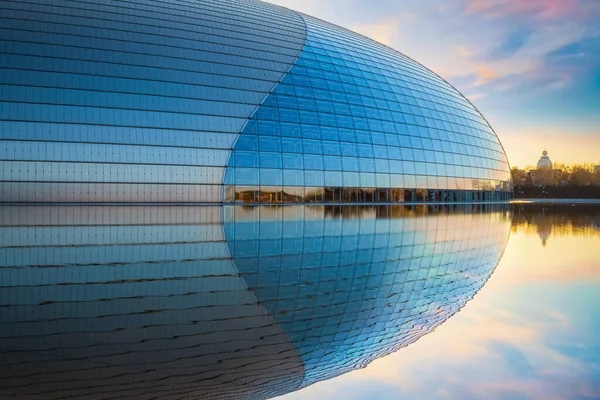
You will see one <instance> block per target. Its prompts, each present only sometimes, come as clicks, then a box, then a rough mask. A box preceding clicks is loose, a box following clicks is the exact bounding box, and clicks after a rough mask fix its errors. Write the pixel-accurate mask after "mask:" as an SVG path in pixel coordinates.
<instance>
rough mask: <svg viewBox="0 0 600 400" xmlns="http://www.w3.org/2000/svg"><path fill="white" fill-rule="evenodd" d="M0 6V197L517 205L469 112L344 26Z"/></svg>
mask: <svg viewBox="0 0 600 400" xmlns="http://www.w3.org/2000/svg"><path fill="white" fill-rule="evenodd" d="M0 11H1V13H0V27H1V28H0V53H1V54H2V55H3V60H2V62H3V64H2V66H3V68H2V70H1V71H0V143H1V144H2V145H1V146H0V163H1V165H0V166H1V167H2V170H3V171H7V172H6V173H5V174H3V175H2V176H0V202H152V203H154V202H158V203H161V202H162V203H170V202H198V203H205V202H211V203H212V202H214V203H221V202H250V203H256V202H259V203H260V202H263V203H289V202H294V203H295V202H307V203H314V202H357V201H359V202H468V201H504V200H507V199H508V198H510V197H511V183H510V173H509V167H508V163H507V159H506V156H505V154H504V151H503V149H502V147H501V145H500V142H499V140H498V138H497V137H496V135H495V134H494V132H493V131H492V129H491V128H490V127H489V125H488V124H487V122H486V121H485V120H484V119H483V117H482V116H481V115H480V113H479V112H478V111H477V110H476V109H475V108H474V107H473V106H472V105H471V104H470V103H469V102H468V101H467V100H466V99H465V98H464V97H463V96H462V95H460V93H458V92H457V91H456V90H455V89H454V88H453V87H451V86H450V85H449V84H447V83H446V82H444V81H443V80H442V79H441V78H440V77H438V76H437V75H435V74H434V73H432V72H431V71H429V70H427V69H426V68H425V67H423V66H421V65H420V64H418V63H417V62H415V61H413V60H411V59H409V58H408V57H406V56H404V55H402V54H400V53H398V52H396V51H394V50H392V49H390V48H388V47H386V46H383V45H381V44H379V43H376V42H374V41H372V40H369V39H367V38H365V37H362V36H360V35H358V34H355V33H353V32H350V31H347V30H345V29H343V28H340V27H337V26H334V25H331V24H328V23H326V22H323V21H320V20H317V19H314V18H312V17H310V16H307V15H303V14H299V13H297V12H295V11H292V10H289V9H286V8H282V7H278V6H274V5H271V4H268V3H263V2H255V1H247V0H227V1H216V0H209V1H185V2H181V1H170V0H169V1H159V2H154V1H146V0H130V1H123V2H120V3H119V4H114V3H113V2H111V1H109V0H100V1H97V2H87V1H79V0H69V1H59V0H36V1H35V2H29V1H18V0H16V1H10V2H3V3H1V4H0ZM251 153H254V154H251ZM157 166H158V167H160V168H159V170H157V168H156V167H157ZM250 169H254V170H255V171H250ZM299 187H304V189H303V190H302V193H300V192H299V191H298V188H299Z"/></svg>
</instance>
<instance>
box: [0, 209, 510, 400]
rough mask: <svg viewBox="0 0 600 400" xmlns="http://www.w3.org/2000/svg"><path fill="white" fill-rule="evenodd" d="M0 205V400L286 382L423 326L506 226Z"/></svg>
mask: <svg viewBox="0 0 600 400" xmlns="http://www.w3.org/2000/svg"><path fill="white" fill-rule="evenodd" d="M0 212H1V217H2V218H1V220H2V226H1V227H0V230H1V232H0V247H1V248H0V265H2V268H0V274H1V275H2V276H1V279H0V282H1V283H0V286H1V288H0V291H1V293H2V296H1V300H0V321H1V322H0V324H1V329H0V354H1V355H0V357H1V360H2V363H1V364H0V394H4V395H8V396H13V397H15V396H19V398H49V399H66V398H78V399H80V398H83V399H85V398H94V399H119V398H136V399H154V398H156V399H158V398H160V399H211V398H215V399H216V398H269V397H273V396H277V395H282V394H285V393H289V392H293V391H295V390H298V389H301V388H303V387H306V386H309V385H311V384H313V383H315V382H319V381H322V380H326V379H329V378H332V377H335V376H338V375H341V374H344V373H346V372H350V371H353V370H356V369H360V368H362V367H365V366H367V365H368V364H369V363H370V362H371V361H373V360H374V359H376V358H379V357H381V356H384V355H386V354H390V353H393V352H395V351H396V350H398V349H400V348H401V347H404V346H407V345H408V344H411V343H413V342H415V341H416V340H417V339H419V338H420V337H422V336H424V335H426V334H427V333H429V332H431V331H432V330H434V329H435V328H436V327H438V326H439V325H440V324H442V323H443V322H444V321H446V320H447V319H448V318H449V317H451V316H452V315H453V314H455V313H456V312H457V311H459V310H460V309H461V308H462V307H463V306H464V305H465V303H466V302H467V301H469V300H470V299H471V298H472V297H473V296H474V295H475V294H476V293H477V292H478V291H479V290H480V288H481V287H482V286H483V285H484V283H485V282H486V281H487V279H488V278H489V277H490V275H491V274H492V272H493V271H494V269H495V267H496V265H497V264H498V261H499V259H500V257H501V255H502V252H503V250H504V248H505V245H506V242H507V239H508V234H509V231H510V214H509V213H508V211H507V206H491V205H486V206H451V207H449V206H443V207H431V206H430V207H426V206H418V207H407V206H376V207H360V206H327V207H321V206H314V207H313V206H285V207H160V206H156V207H154V206H153V207H142V206H139V207H117V206H114V207H89V206H85V207H84V206H81V207H75V206H72V207H66V206H48V207H44V206H35V207H34V206H31V207H11V206H6V207H2V208H1V209H0ZM498 346H499V347H498V348H501V345H498ZM335 381H336V380H333V381H332V382H335Z"/></svg>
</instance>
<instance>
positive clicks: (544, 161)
mask: <svg viewBox="0 0 600 400" xmlns="http://www.w3.org/2000/svg"><path fill="white" fill-rule="evenodd" d="M537 169H552V161H550V157H548V152H547V151H546V150H544V151H543V152H542V156H541V157H540V160H539V161H538V162H537Z"/></svg>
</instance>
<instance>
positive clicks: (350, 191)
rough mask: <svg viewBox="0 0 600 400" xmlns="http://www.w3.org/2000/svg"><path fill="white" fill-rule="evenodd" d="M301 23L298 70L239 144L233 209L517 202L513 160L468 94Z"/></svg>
mask: <svg viewBox="0 0 600 400" xmlns="http://www.w3.org/2000/svg"><path fill="white" fill-rule="evenodd" d="M303 18H304V19H305V20H306V22H307V42H306V45H305V47H304V49H303V51H302V53H301V54H300V57H299V59H298V60H297V61H296V63H295V64H294V66H293V67H292V69H291V70H290V72H289V73H288V74H286V76H285V77H284V78H283V80H282V82H281V83H280V84H279V85H278V86H277V87H276V88H275V90H274V92H273V93H272V94H270V95H269V96H268V97H267V98H266V99H265V101H264V102H263V103H262V104H261V106H260V108H259V109H258V110H257V112H256V113H255V115H254V116H253V118H252V120H251V121H250V122H249V124H248V125H247V126H246V127H245V129H244V131H243V133H242V135H241V136H240V137H239V138H238V141H237V143H236V144H235V147H234V151H233V153H232V156H231V159H230V162H229V168H228V171H227V174H226V178H225V179H226V184H227V185H228V186H227V188H226V200H227V201H242V202H255V203H257V202H264V203H274V202H321V201H331V202H348V201H350V202H363V201H366V202H373V201H375V202H415V201H433V202H436V201H438V202H448V201H489V200H506V199H508V197H509V192H510V191H511V190H512V189H511V187H510V173H509V167H508V161H507V158H506V155H505V154H504V150H503V149H502V147H501V145H500V142H499V141H498V138H497V137H496V135H495V134H494V132H493V131H492V130H491V128H490V127H489V125H488V124H487V122H486V121H485V120H484V119H483V117H482V116H481V114H480V113H479V112H478V111H477V110H476V109H475V108H474V107H473V106H472V105H471V104H470V103H469V102H468V101H467V100H466V99H465V98H464V97H463V96H462V95H461V94H460V93H458V92H457V91H456V90H455V89H454V88H452V87H451V86H450V85H449V84H447V83H446V82H444V81H443V80H442V79H441V78H439V77H438V76H436V75H435V74H433V73H432V72H430V71H429V70H427V69H425V68H424V67H423V66H421V65H420V64H418V63H416V62H414V61H413V60H411V59H409V58H407V57H405V56H403V55H402V54H400V53H397V52H395V51H393V50H391V49H389V48H387V47H385V46H383V45H381V44H379V43H376V42H374V41H372V40H369V39H367V38H364V37H362V36H359V35H357V34H355V33H353V32H350V31H347V30H344V29H342V28H339V27H337V26H334V25H330V24H327V23H325V22H323V21H320V20H317V19H314V18H312V17H308V16H303Z"/></svg>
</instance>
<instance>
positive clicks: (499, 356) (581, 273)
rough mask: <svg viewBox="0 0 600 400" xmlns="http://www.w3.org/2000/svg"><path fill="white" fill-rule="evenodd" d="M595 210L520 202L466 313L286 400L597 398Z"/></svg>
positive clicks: (599, 328)
mask: <svg viewBox="0 0 600 400" xmlns="http://www.w3.org/2000/svg"><path fill="white" fill-rule="evenodd" d="M599 215H600V207H580V206H576V207H571V206H569V207H555V206H544V207H540V206H536V205H525V206H521V205H518V206H517V205H515V206H514V209H513V216H514V219H513V221H512V224H511V225H512V228H511V234H510V238H509V240H508V244H507V246H506V249H505V251H504V253H503V256H502V260H501V262H500V263H499V265H498V267H497V268H496V270H495V271H494V273H493V276H492V277H491V279H489V281H488V282H487V283H486V284H485V286H484V287H483V289H482V290H481V291H480V292H479V293H478V294H477V296H476V297H475V299H474V300H473V301H472V302H469V304H468V306H467V307H465V308H464V309H463V310H462V311H461V312H460V313H458V314H457V315H455V316H454V317H452V318H450V319H449V320H448V321H447V322H446V323H444V324H443V325H442V326H440V327H438V329H436V332H435V333H434V334H432V335H426V336H424V337H423V338H421V340H419V341H418V342H417V343H415V344H413V345H411V346H408V347H407V348H405V349H403V350H402V351H399V352H397V353H395V354H391V355H389V356H387V357H384V358H381V359H378V360H375V361H374V362H372V363H371V364H370V365H369V366H368V367H367V368H365V369H363V370H358V371H353V372H350V373H348V374H346V375H343V376H340V377H338V378H336V379H333V380H330V381H326V382H320V383H317V384H315V385H313V386H311V387H309V388H306V389H303V390H301V391H299V392H296V393H293V394H290V395H287V396H283V397H281V400H288V399H294V400H301V399H319V398H344V399H351V400H352V399H357V400H358V399H367V398H377V399H382V400H387V399H425V400H429V399H442V398H447V399H461V400H463V399H468V400H481V399H484V400H487V399H489V400H492V399H493V400H497V399H510V400H513V399H527V400H534V399H549V400H565V399H569V400H571V399H580V400H584V399H585V400H590V399H598V398H600V339H599V338H600V312H599V311H598V304H600V256H599V254H600V253H599V250H598V249H600V227H599V225H598V221H599V218H598V217H599ZM540 232H542V233H543V232H549V233H550V234H549V235H547V236H546V237H547V240H546V241H545V242H544V241H543V240H542V239H543V237H540Z"/></svg>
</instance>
